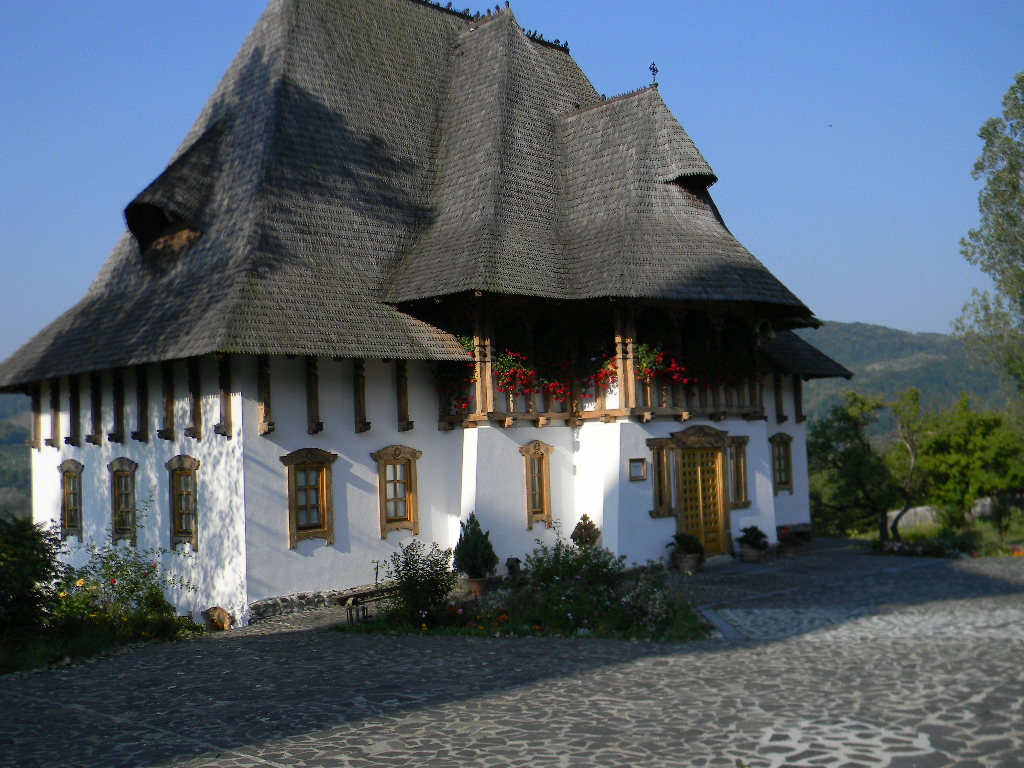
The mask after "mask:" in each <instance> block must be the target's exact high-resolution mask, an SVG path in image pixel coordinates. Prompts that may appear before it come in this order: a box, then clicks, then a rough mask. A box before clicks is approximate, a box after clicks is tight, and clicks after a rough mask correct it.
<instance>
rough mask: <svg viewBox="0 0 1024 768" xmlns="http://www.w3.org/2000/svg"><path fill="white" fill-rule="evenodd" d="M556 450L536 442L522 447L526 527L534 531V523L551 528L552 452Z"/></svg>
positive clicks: (520, 450)
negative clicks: (524, 475)
mask: <svg viewBox="0 0 1024 768" xmlns="http://www.w3.org/2000/svg"><path fill="white" fill-rule="evenodd" d="M553 450H554V449H553V448H552V447H551V446H550V445H547V444H546V443H542V442H541V441H540V440H534V441H533V442H531V443H527V444H526V445H524V446H522V447H520V449H519V452H520V453H521V454H522V455H523V458H524V460H525V464H526V466H525V474H526V527H527V528H528V529H531V530H532V529H533V524H534V523H544V525H546V526H547V527H548V528H550V527H551V463H550V460H549V458H550V456H551V451H553Z"/></svg>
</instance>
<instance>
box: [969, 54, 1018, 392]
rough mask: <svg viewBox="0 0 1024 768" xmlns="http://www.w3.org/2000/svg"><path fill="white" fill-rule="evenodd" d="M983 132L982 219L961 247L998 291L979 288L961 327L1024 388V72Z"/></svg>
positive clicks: (976, 173) (975, 348) (978, 166)
mask: <svg viewBox="0 0 1024 768" xmlns="http://www.w3.org/2000/svg"><path fill="white" fill-rule="evenodd" d="M978 135H979V136H980V137H981V139H982V141H984V143H985V146H984V148H983V149H982V153H981V156H980V157H979V158H978V160H977V162H975V164H974V170H973V171H972V173H971V175H972V176H973V177H974V178H975V179H983V180H984V182H985V186H984V188H983V189H982V190H981V193H980V195H979V197H978V209H979V211H980V213H981V221H980V223H979V226H978V228H977V229H972V230H971V231H970V232H968V233H967V237H965V238H964V239H963V240H961V242H960V246H961V252H962V253H963V255H964V258H966V259H967V260H968V261H969V262H971V264H976V265H978V266H979V267H981V269H982V271H984V272H985V273H986V274H988V275H989V277H991V278H992V281H993V283H994V290H993V291H992V292H988V291H984V292H982V291H975V292H974V295H973V298H972V300H971V301H970V302H969V303H968V304H967V305H966V306H965V307H964V312H963V314H962V315H961V316H960V318H959V320H958V321H957V323H956V331H957V333H958V334H959V335H961V336H962V337H963V339H964V341H965V343H966V344H967V346H968V349H970V350H971V351H972V352H974V353H975V354H976V355H978V356H980V357H983V358H985V359H988V360H990V361H991V362H992V363H994V364H995V366H996V367H997V368H999V369H1000V370H1001V371H1002V372H1003V373H1004V374H1005V375H1006V376H1007V378H1008V379H1009V380H1010V381H1011V382H1012V383H1013V384H1014V386H1015V387H1016V389H1017V391H1018V392H1020V393H1024V72H1019V73H1018V74H1017V75H1016V76H1015V77H1014V82H1013V85H1011V86H1010V90H1008V91H1007V92H1006V95H1005V96H1003V116H1002V117H993V118H990V119H989V120H986V121H985V123H984V125H982V126H981V130H980V131H979V132H978Z"/></svg>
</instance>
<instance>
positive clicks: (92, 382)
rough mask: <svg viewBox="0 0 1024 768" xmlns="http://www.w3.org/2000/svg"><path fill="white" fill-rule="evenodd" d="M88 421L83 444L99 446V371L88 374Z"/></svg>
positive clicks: (101, 422)
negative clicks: (88, 425) (87, 429)
mask: <svg viewBox="0 0 1024 768" xmlns="http://www.w3.org/2000/svg"><path fill="white" fill-rule="evenodd" d="M89 420H90V427H89V434H88V435H86V436H85V442H87V443H89V444H90V445H100V444H101V443H102V442H103V376H102V374H100V372H99V371H94V372H93V373H91V374H89Z"/></svg>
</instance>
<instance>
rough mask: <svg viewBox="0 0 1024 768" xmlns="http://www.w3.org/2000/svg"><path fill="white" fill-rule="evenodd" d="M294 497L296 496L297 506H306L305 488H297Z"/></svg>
mask: <svg viewBox="0 0 1024 768" xmlns="http://www.w3.org/2000/svg"><path fill="white" fill-rule="evenodd" d="M296 498H297V501H298V505H299V507H304V506H306V489H305V488H299V490H298V492H297V493H296Z"/></svg>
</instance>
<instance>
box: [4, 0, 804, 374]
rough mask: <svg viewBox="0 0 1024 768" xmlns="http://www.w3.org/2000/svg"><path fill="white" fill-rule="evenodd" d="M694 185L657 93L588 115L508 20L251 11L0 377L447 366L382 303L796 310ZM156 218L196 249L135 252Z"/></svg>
mask: <svg viewBox="0 0 1024 768" xmlns="http://www.w3.org/2000/svg"><path fill="white" fill-rule="evenodd" d="M713 181H714V175H713V172H712V171H711V168H710V167H709V166H708V165H707V163H706V162H705V161H704V159H703V157H701V155H700V153H699V152H698V151H697V149H696V147H695V146H694V145H693V142H692V141H690V139H689V137H688V136H687V135H686V133H685V132H684V131H683V129H682V127H681V126H680V125H679V123H678V122H677V121H676V120H675V118H674V117H673V116H672V115H671V113H669V111H668V110H667V108H666V107H665V105H664V102H662V100H661V98H660V96H659V95H658V93H657V90H656V89H645V90H642V91H640V92H637V93H635V94H631V95H628V96H624V97H620V98H618V99H612V100H609V101H607V102H606V101H603V100H602V99H601V97H600V96H599V95H598V94H597V92H596V91H595V90H594V88H593V86H592V85H591V84H590V82H589V81H588V80H587V78H586V76H585V75H584V74H583V73H582V71H581V70H580V69H579V67H578V66H577V65H576V64H575V62H574V61H573V60H572V58H571V57H570V56H569V54H568V51H567V50H564V49H562V48H559V47H555V46H551V45H547V44H544V43H541V42H538V41H536V40H534V39H531V38H530V37H528V36H527V35H526V34H525V33H524V31H523V30H522V28H520V26H519V25H518V23H516V20H515V17H514V16H513V14H512V13H511V12H510V11H501V12H498V13H495V14H494V15H488V16H484V17H480V18H479V19H472V18H468V17H466V16H464V15H461V14H458V13H452V12H447V11H445V10H444V9H441V8H436V7H432V6H430V5H429V4H424V3H421V2H417V0H346V1H345V2H337V1H336V0H271V2H270V5H269V6H268V8H267V10H266V11H265V13H264V15H263V17H262V18H261V19H260V21H259V22H258V24H257V25H256V27H255V28H254V30H253V31H252V33H250V35H249V37H248V39H247V40H246V42H245V43H244V45H243V46H242V49H241V50H240V52H239V53H238V55H237V56H236V58H235V60H234V61H233V63H232V64H231V67H230V68H229V70H228V72H227V73H226V74H225V76H224V78H223V79H222V80H221V82H220V84H219V85H218V87H217V89H216V90H215V92H214V94H213V96H212V97H211V98H210V100H209V102H208V103H207V105H206V107H205V108H204V109H203V111H202V113H201V114H200V116H199V118H198V120H197V121H196V123H195V125H194V126H193V128H192V130H191V131H190V132H189V134H188V136H187V137H186V139H185V141H184V142H183V144H182V146H181V148H180V149H179V151H178V152H177V153H176V155H175V157H174V158H173V159H172V161H171V163H170V164H169V166H168V167H167V169H166V170H165V171H164V172H163V173H161V174H160V175H159V176H158V177H157V178H156V180H155V181H153V182H152V183H151V184H149V185H148V186H147V187H146V188H145V189H144V190H143V192H142V193H140V194H139V196H138V197H137V198H136V199H135V200H134V201H132V202H131V203H130V204H129V205H128V207H127V208H126V219H127V221H128V224H129V227H130V228H131V230H132V232H130V233H126V234H125V236H124V237H123V238H122V239H121V240H120V242H119V243H118V244H117V246H116V247H115V249H114V251H113V253H112V255H111V256H110V258H109V259H108V261H107V263H106V264H105V265H104V267H103V269H102V270H101V272H100V274H99V276H98V277H97V278H96V280H95V281H94V282H93V284H92V286H91V287H90V289H89V291H88V293H87V294H86V296H85V297H84V298H83V299H82V300H81V301H80V302H79V303H78V304H77V305H76V306H75V307H73V308H72V309H71V310H69V311H68V312H67V313H65V314H64V315H63V316H61V317H60V318H58V319H57V320H56V321H54V322H53V323H51V324H50V325H49V326H48V327H47V328H45V329H44V330H43V331H42V332H40V333H39V334H38V335H37V336H36V337H34V338H33V339H32V340H31V341H29V342H28V343H27V344H26V345H25V346H24V347H23V348H22V349H21V350H19V351H18V352H17V353H15V355H13V356H12V357H11V358H10V359H8V360H7V361H6V362H5V363H4V364H3V365H2V366H0V386H5V385H6V386H10V385H14V384H19V383H24V382H28V381H34V380H39V379H43V378H47V377H51V376H56V375H62V374H67V373H74V372H85V371H89V370H98V369H104V368H110V367H115V366H122V365H131V364H136V363H143V362H153V361H157V360H163V359H174V358H180V357H187V356H192V355H199V354H206V353H211V352H238V353H271V354H284V353H289V354H314V353H315V354H321V355H333V356H359V357H398V358H408V359H456V358H462V357H464V356H465V352H464V351H463V349H462V348H461V347H460V346H459V344H458V342H457V341H456V340H455V339H454V338H453V337H452V336H450V335H449V334H447V333H445V332H443V331H441V330H439V329H437V328H434V327H432V326H430V325H428V324H426V323H424V322H422V321H420V320H418V319H416V318H414V317H412V316H410V315H409V314H407V313H405V312H402V311H401V305H402V303H403V302H406V301H411V300H414V299H422V298H429V297H433V296H441V295H446V294H453V293H462V292H466V291H472V290H480V291H491V292H498V293H506V294H518V295H530V296H539V297H550V298H563V299H583V298H593V297H599V296H622V297H639V298H659V299H686V300H701V301H733V302H736V301H750V302H760V303H763V304H766V305H771V306H772V307H773V308H774V310H775V311H776V312H777V313H779V314H781V315H782V316H786V317H790V318H793V319H794V320H795V322H796V324H801V323H805V322H806V321H808V320H810V317H811V315H810V312H809V310H807V308H806V307H804V305H803V304H802V303H800V301H799V300H798V299H796V297H794V296H793V295H792V294H791V293H790V292H789V291H788V290H787V289H786V288H785V287H784V286H783V285H782V284H781V283H779V282H778V281H777V280H776V279H775V278H774V277H773V276H772V275H771V274H770V273H769V272H768V270H767V269H765V268H764V266H763V265H761V264H760V263H759V262H758V261H757V260H756V259H754V257H753V256H751V255H750V254H749V253H748V252H747V251H746V250H745V249H744V248H743V247H742V246H741V245H740V244H739V243H738V242H737V241H736V240H735V239H734V238H733V237H732V235H731V234H730V233H729V232H728V230H727V229H726V228H725V226H724V224H723V223H722V220H721V217H720V216H719V215H718V212H717V210H716V209H715V208H714V204H713V203H712V202H711V200H710V197H709V196H708V195H707V193H706V186H707V185H708V184H709V183H710V182H713ZM677 182H678V183H677ZM165 224H166V225H167V226H169V227H171V228H172V229H173V227H174V226H182V227H187V228H188V229H189V230H193V231H194V233H198V235H197V236H196V238H197V239H194V241H193V242H191V245H190V246H189V247H187V248H184V249H183V250H181V251H180V252H176V251H175V250H174V249H173V248H172V249H170V250H169V251H159V252H153V249H150V250H148V251H146V252H142V251H141V250H140V246H139V241H140V240H141V241H142V243H143V244H144V245H147V244H149V243H150V242H152V241H154V239H156V238H158V237H159V235H160V234H161V229H160V227H161V226H162V225H165ZM133 233H134V234H133ZM194 233H193V234H194Z"/></svg>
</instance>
